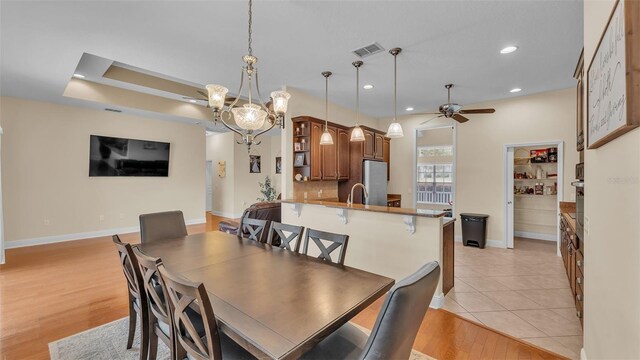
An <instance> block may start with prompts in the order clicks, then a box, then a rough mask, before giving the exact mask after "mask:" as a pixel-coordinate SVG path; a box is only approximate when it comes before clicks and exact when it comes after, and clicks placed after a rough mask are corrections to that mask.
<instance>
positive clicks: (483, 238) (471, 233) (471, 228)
mask: <svg viewBox="0 0 640 360" xmlns="http://www.w3.org/2000/svg"><path fill="white" fill-rule="evenodd" d="M460 217H461V218H462V244H463V245H464V246H477V247H479V248H480V249H484V246H485V244H486V243H487V218H488V217H489V215H487V214H470V213H465V214H460Z"/></svg>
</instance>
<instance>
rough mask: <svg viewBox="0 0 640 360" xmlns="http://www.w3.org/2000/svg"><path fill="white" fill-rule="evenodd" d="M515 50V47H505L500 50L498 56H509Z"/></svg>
mask: <svg viewBox="0 0 640 360" xmlns="http://www.w3.org/2000/svg"><path fill="white" fill-rule="evenodd" d="M516 50H518V47H517V46H507V47H506V48H504V49H502V50H500V54H511V53H512V52H514V51H516Z"/></svg>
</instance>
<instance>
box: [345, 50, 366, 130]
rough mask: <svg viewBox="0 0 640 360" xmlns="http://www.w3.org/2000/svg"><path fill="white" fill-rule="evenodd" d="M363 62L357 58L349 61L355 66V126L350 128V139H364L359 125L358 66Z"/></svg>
mask: <svg viewBox="0 0 640 360" xmlns="http://www.w3.org/2000/svg"><path fill="white" fill-rule="evenodd" d="M362 64H363V62H362V61H360V60H358V61H354V62H353V63H351V65H353V66H354V67H355V68H356V127H354V128H353V130H351V138H350V139H349V140H350V141H364V140H365V139H364V131H362V128H361V127H360V66H362Z"/></svg>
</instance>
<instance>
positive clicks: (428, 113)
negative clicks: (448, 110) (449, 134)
mask: <svg viewBox="0 0 640 360" xmlns="http://www.w3.org/2000/svg"><path fill="white" fill-rule="evenodd" d="M409 115H411V116H415V115H442V113H441V112H423V113H415V114H409Z"/></svg>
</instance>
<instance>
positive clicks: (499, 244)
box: [455, 235, 507, 249]
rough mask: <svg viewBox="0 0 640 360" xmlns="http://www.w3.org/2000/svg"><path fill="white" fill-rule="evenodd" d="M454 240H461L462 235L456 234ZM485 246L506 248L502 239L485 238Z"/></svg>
mask: <svg viewBox="0 0 640 360" xmlns="http://www.w3.org/2000/svg"><path fill="white" fill-rule="evenodd" d="M455 241H457V242H462V236H460V235H456V237H455ZM485 246H487V247H492V248H500V249H506V248H507V244H505V242H504V241H502V240H491V239H487V242H486V243H485Z"/></svg>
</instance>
